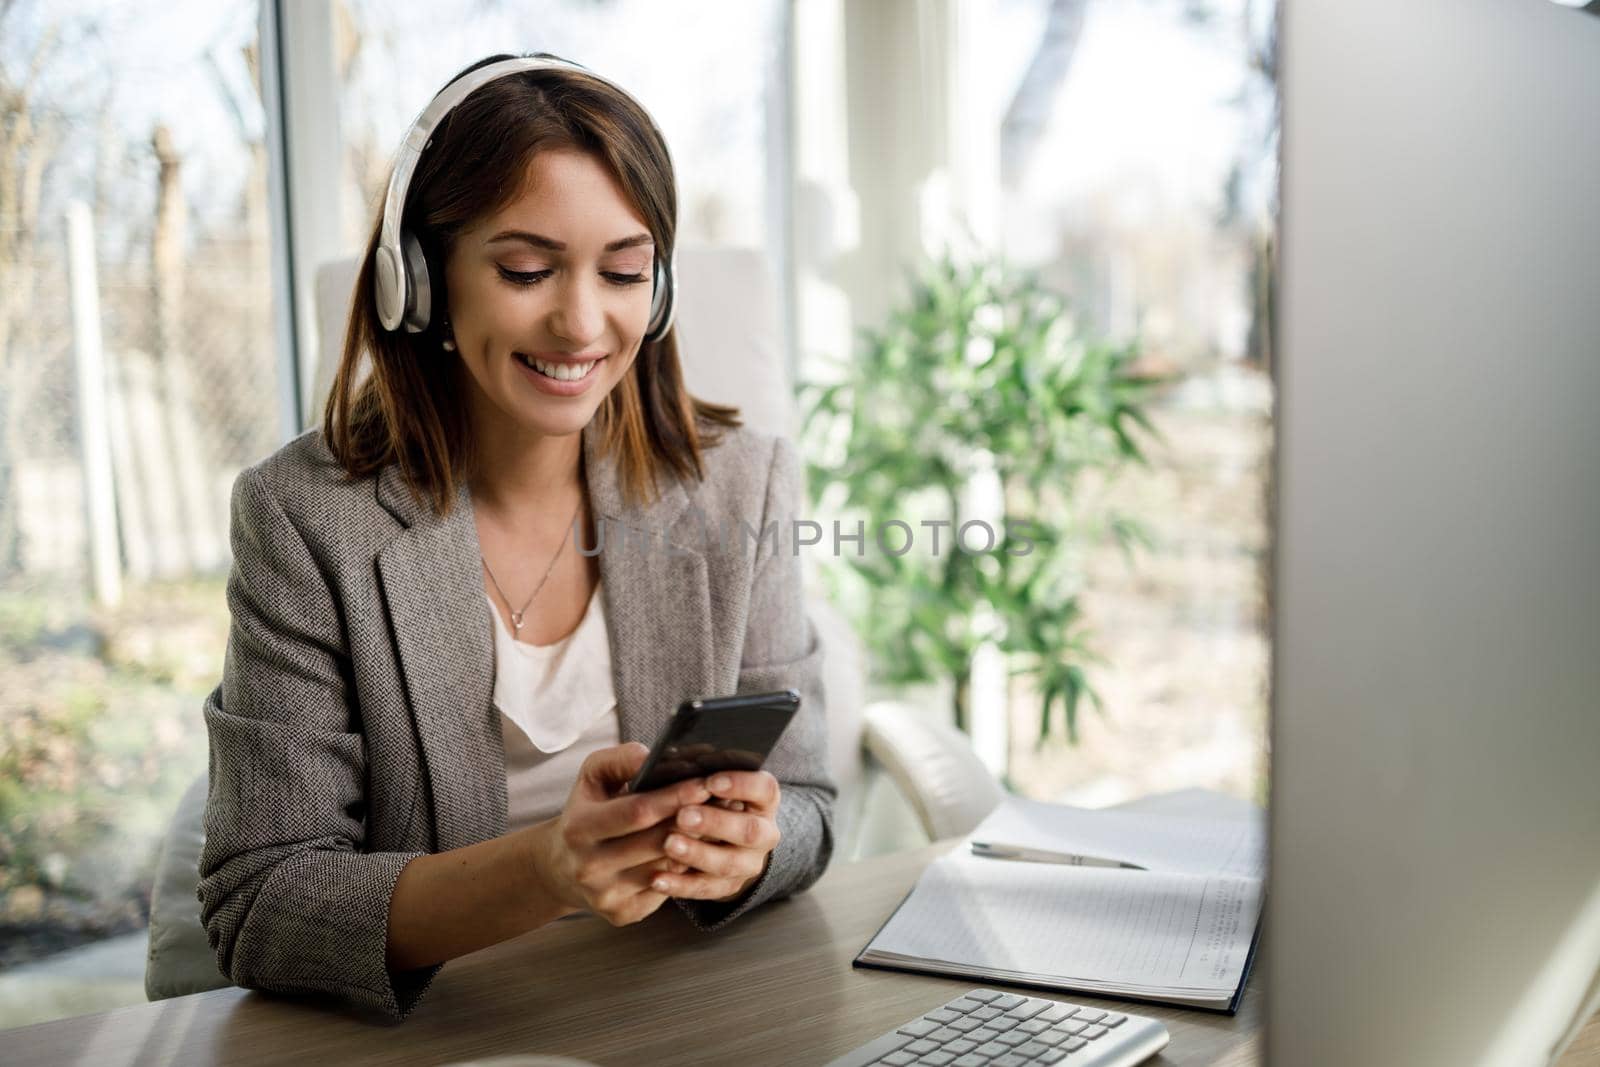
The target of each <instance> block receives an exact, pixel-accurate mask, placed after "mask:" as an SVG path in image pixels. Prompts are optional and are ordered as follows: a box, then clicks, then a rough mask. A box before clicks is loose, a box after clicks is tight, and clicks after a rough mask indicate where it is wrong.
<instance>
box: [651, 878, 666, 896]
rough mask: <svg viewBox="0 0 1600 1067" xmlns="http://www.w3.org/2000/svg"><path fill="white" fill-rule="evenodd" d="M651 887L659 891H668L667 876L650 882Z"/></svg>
mask: <svg viewBox="0 0 1600 1067" xmlns="http://www.w3.org/2000/svg"><path fill="white" fill-rule="evenodd" d="M650 887H651V888H652V889H654V890H655V891H656V892H657V893H665V892H666V891H667V880H666V879H665V878H657V879H656V880H655V881H653V882H651V883H650Z"/></svg>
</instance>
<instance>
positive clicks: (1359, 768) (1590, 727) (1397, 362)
mask: <svg viewBox="0 0 1600 1067" xmlns="http://www.w3.org/2000/svg"><path fill="white" fill-rule="evenodd" d="M1597 8H1600V4H1590V5H1589V9H1588V10H1587V11H1585V10H1581V9H1580V8H1579V7H1578V6H1573V5H1572V4H1566V5H1563V4H1558V3H1555V2H1552V0H1403V2H1397V0H1335V2H1317V0H1288V2H1286V3H1284V4H1283V7H1282V22H1281V25H1280V29H1281V34H1282V38H1281V52H1280V58H1281V70H1282V75H1283V79H1282V104H1283V140H1282V162H1283V168H1282V245H1281V250H1282V256H1281V275H1280V277H1281V290H1280V292H1281V301H1280V320H1279V334H1278V340H1279V344H1278V348H1277V350H1278V352H1279V353H1281V360H1280V363H1279V365H1278V367H1277V368H1276V375H1277V381H1278V398H1279V399H1278V403H1279V410H1278V442H1277V458H1276V462H1277V476H1276V500H1275V523H1276V534H1277V536H1276V548H1275V553H1274V561H1273V572H1274V575H1273V588H1274V605H1273V638H1274V667H1273V726H1272V756H1273V771H1272V792H1271V809H1272V810H1271V825H1272V830H1271V849H1272V855H1271V879H1270V884H1269V889H1268V904H1267V922H1266V926H1265V934H1264V941H1263V951H1264V953H1265V960H1266V980H1267V987H1266V1000H1267V1003H1266V1015H1267V1051H1268V1062H1270V1063H1272V1064H1283V1065H1291V1067H1315V1065H1320V1064H1340V1065H1343V1064H1407V1065H1410V1064H1451V1065H1465V1064H1474V1065H1477V1064H1484V1065H1487V1064H1518V1065H1522V1064H1540V1063H1545V1062H1547V1061H1548V1060H1549V1057H1550V1053H1551V1046H1552V1045H1553V1044H1554V1043H1556V1042H1557V1041H1558V1040H1559V1039H1560V1037H1561V1035H1562V1034H1563V1032H1564V1031H1565V1030H1566V1029H1567V1027H1568V1025H1569V1023H1570V1021H1571V1020H1572V1019H1573V1017H1574V1016H1575V1014H1578V1013H1580V1012H1582V1011H1584V1010H1587V1011H1589V1012H1592V1011H1593V1010H1594V1009H1595V1006H1596V1005H1595V1002H1594V996H1595V993H1594V983H1595V978H1596V970H1597V966H1600V18H1597V17H1595V11H1596V9H1597ZM1585 1003H1587V1008H1586V1009H1585V1007H1584V1004H1585Z"/></svg>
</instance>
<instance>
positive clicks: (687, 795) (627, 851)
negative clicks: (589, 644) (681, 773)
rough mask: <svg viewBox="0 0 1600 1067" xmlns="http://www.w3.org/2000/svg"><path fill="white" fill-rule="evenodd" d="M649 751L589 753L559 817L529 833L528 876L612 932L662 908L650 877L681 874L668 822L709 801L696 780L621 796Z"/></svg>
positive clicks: (635, 747)
mask: <svg viewBox="0 0 1600 1067" xmlns="http://www.w3.org/2000/svg"><path fill="white" fill-rule="evenodd" d="M649 752H650V750H649V749H648V748H647V747H646V746H644V745H642V744H640V743H639V742H637V741H630V742H628V743H627V744H625V745H617V746H614V747H612V748H603V749H600V750H598V751H596V752H593V753H591V754H590V755H589V757H588V758H587V759H585V760H584V761H583V766H582V767H581V768H579V770H578V780H577V781H576V782H574V783H573V786H572V792H571V793H570V794H569V795H568V796H567V803H566V807H564V808H563V809H562V811H561V814H560V815H558V816H556V817H555V818H554V819H550V820H548V821H546V822H542V823H540V824H539V825H538V826H536V827H534V831H535V833H534V835H533V841H534V842H535V844H534V847H533V852H534V855H533V863H534V877H535V878H537V879H538V880H539V882H540V883H541V884H543V885H544V886H545V888H546V890H547V892H549V893H550V895H551V896H553V897H554V898H555V899H556V900H557V901H559V902H560V903H561V904H562V905H564V906H566V907H567V908H569V909H571V910H572V911H590V912H593V913H594V914H596V915H598V916H600V917H601V918H603V919H605V920H606V921H607V922H609V923H610V924H611V925H612V926H626V925H628V924H629V923H636V922H638V921H639V920H641V919H643V918H645V917H647V916H649V915H650V914H651V913H652V912H654V911H655V910H656V909H657V908H659V907H661V905H662V903H663V902H664V901H665V900H666V899H667V897H668V895H669V894H667V893H664V892H661V891H660V890H658V889H655V888H654V887H652V885H651V879H652V878H653V877H654V876H655V875H657V874H661V873H663V872H666V873H669V874H673V875H676V874H679V873H681V872H683V871H684V870H685V869H686V868H685V865H684V864H683V863H681V862H677V861H675V860H673V859H671V858H669V857H668V856H667V853H666V847H665V841H666V838H667V835H668V833H669V832H670V831H671V829H672V818H673V816H674V815H676V814H677V813H678V812H679V811H680V810H682V809H684V808H685V807H687V806H690V805H696V804H703V803H704V802H705V801H707V800H709V799H710V798H711V794H710V793H709V792H708V791H707V790H706V787H705V779H703V778H691V779H688V780H687V781H682V782H678V783H676V784H674V785H669V786H664V787H662V788H660V789H653V790H651V791H650V792H648V793H637V794H627V793H623V792H622V788H623V786H624V785H626V784H627V783H628V782H629V781H631V780H632V779H633V776H634V775H635V774H637V773H638V772H639V768H640V767H642V766H644V761H645V757H646V756H648V755H649Z"/></svg>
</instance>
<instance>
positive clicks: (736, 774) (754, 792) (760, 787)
mask: <svg viewBox="0 0 1600 1067" xmlns="http://www.w3.org/2000/svg"><path fill="white" fill-rule="evenodd" d="M706 786H707V788H709V789H710V791H711V794H712V795H713V796H715V797H719V798H721V799H722V800H723V801H724V802H725V803H726V802H729V801H736V800H737V801H743V802H744V804H745V805H746V806H747V807H755V808H757V809H760V810H762V811H777V810H778V800H779V796H780V792H779V789H778V780H777V779H776V778H774V777H773V776H772V772H770V771H719V772H717V773H716V774H713V775H712V776H711V777H709V778H708V779H706Z"/></svg>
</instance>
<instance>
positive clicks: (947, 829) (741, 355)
mask: <svg viewBox="0 0 1600 1067" xmlns="http://www.w3.org/2000/svg"><path fill="white" fill-rule="evenodd" d="M356 266H357V264H356V261H355V260H353V259H351V260H341V261H338V262H334V263H329V264H326V265H324V266H323V268H322V269H321V270H319V271H318V273H317V321H318V327H319V333H320V336H321V351H322V359H321V360H320V361H319V363H318V367H317V373H316V374H315V375H314V377H313V382H314V385H313V395H314V396H316V397H318V398H323V397H326V396H327V394H328V389H329V387H330V386H331V384H332V380H333V373H334V370H335V369H336V367H337V363H338V355H339V353H340V351H341V350H342V347H343V336H344V325H345V315H346V312H347V309H348V307H349V303H348V301H349V299H350V294H351V290H352V288H353V287H354V283H355V276H356ZM678 274H679V278H680V280H681V281H680V294H679V298H678V313H677V328H678V331H679V337H680V344H679V348H680V351H681V352H682V354H683V361H684V375H685V377H686V379H687V383H688V386H689V389H690V391H691V392H693V393H694V394H695V395H696V396H699V397H702V398H704V399H707V400H712V401H717V402H720V403H729V404H735V405H737V406H738V407H739V409H740V410H741V412H742V414H743V416H744V420H745V422H746V423H748V424H749V425H752V426H759V427H763V428H774V429H777V430H780V431H781V432H784V433H792V432H793V429H794V427H795V425H796V421H797V420H796V418H795V411H794V401H793V392H792V390H791V388H790V385H789V382H788V376H787V372H786V369H785V367H784V361H783V358H782V351H783V349H782V346H781V344H780V343H779V331H778V326H777V322H778V319H777V314H776V310H775V308H774V306H773V301H772V293H773V291H774V290H773V287H772V284H771V281H770V274H769V273H768V269H767V264H766V261H765V258H764V257H763V256H762V255H761V254H760V253H758V252H756V251H754V250H747V249H729V248H699V249H696V248H685V249H682V250H681V251H680V252H679V253H678ZM313 418H317V419H319V418H320V412H317V413H314V415H313ZM807 611H808V613H809V614H810V616H811V619H812V621H813V622H814V623H815V624H816V627H817V630H818V633H819V634H820V635H821V638H822V642H823V645H824V647H825V648H826V653H825V667H824V675H823V686H824V691H825V692H826V694H827V703H828V731H829V757H830V759H831V762H832V769H833V772H834V777H835V779H836V781H837V782H838V785H839V799H838V802H837V804H836V805H835V813H834V829H835V834H836V838H837V844H836V851H835V860H836V861H848V860H853V859H861V858H864V857H866V856H872V855H877V854H880V853H883V852H892V851H895V850H898V849H903V848H914V847H916V846H918V845H922V844H926V843H927V842H929V841H933V840H938V839H940V838H944V837H950V836H957V835H960V834H964V833H966V832H967V831H969V830H971V829H972V827H974V826H976V825H977V823H978V821H979V820H981V819H982V818H983V817H984V816H985V815H987V814H988V813H989V812H990V811H991V810H992V809H993V808H994V806H995V805H996V804H997V803H999V801H1000V797H1001V795H1002V790H1001V788H1000V785H999V784H998V783H997V782H996V781H995V779H994V777H993V775H991V774H990V773H989V771H988V769H987V768H986V767H984V766H983V764H982V763H981V762H980V761H979V760H978V758H977V756H976V755H975V754H974V753H973V751H972V748H971V746H970V745H969V744H968V742H967V739H966V735H964V734H962V733H961V732H960V731H958V730H956V729H955V728H954V727H953V726H948V725H943V722H944V719H943V716H941V715H938V714H932V713H929V712H928V711H926V710H925V709H919V708H916V707H914V706H912V705H909V704H904V703H896V702H882V703H878V704H874V705H871V706H864V696H863V694H864V690H865V684H864V682H865V669H864V668H865V664H864V662H863V655H862V651H861V647H860V644H859V642H858V641H857V639H856V637H855V635H854V633H852V632H851V630H850V627H849V626H848V624H846V623H845V621H844V620H843V619H842V618H841V617H840V616H839V615H838V613H837V612H836V611H835V610H834V609H833V608H832V606H831V605H829V604H828V603H827V601H825V600H824V599H822V598H821V597H820V596H809V597H808V598H807ZM205 803H206V779H205V777H204V776H203V775H202V776H201V777H200V778H199V779H197V780H196V781H195V782H194V783H193V784H192V785H191V786H190V787H189V789H188V790H187V791H186V792H185V793H184V795H183V798H182V799H181V800H180V801H179V804H178V809H177V811H176V813H175V814H174V816H173V819H172V822H171V824H170V826H169V827H168V830H167V835H166V838H165V840H164V842H163V844H162V849H161V855H160V858H159V860H158V862H157V869H156V882H155V886H154V889H153V891H152V893H151V901H150V948H149V953H148V956H147V959H146V964H145V992H146V995H148V996H149V998H150V999H151V1000H160V999H163V998H165V997H172V996H181V995H183V994H186V993H197V992H202V991H204V990H207V989H216V988H220V987H222V986H225V985H228V984H229V983H228V981H227V979H226V978H225V977H224V976H223V975H222V974H221V973H220V972H219V971H218V969H217V965H216V956H215V953H213V952H212V950H211V946H210V943H209V941H208V940H207V938H206V933H205V928H204V927H202V926H201V924H200V905H199V901H198V899H197V897H196V895H195V890H196V885H197V884H198V882H199V864H200V849H201V845H202V843H203V841H204V826H203V820H202V816H203V814H204V811H205Z"/></svg>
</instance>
